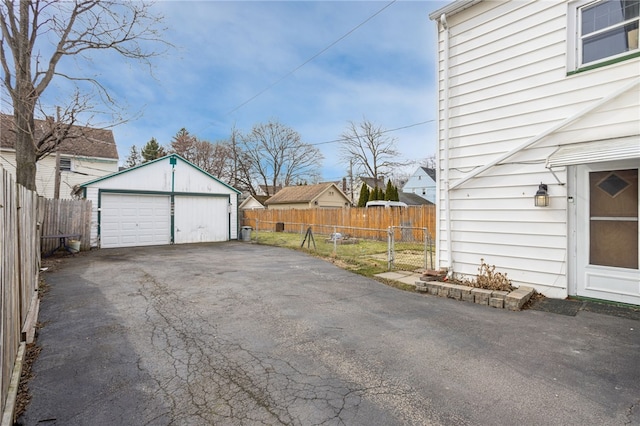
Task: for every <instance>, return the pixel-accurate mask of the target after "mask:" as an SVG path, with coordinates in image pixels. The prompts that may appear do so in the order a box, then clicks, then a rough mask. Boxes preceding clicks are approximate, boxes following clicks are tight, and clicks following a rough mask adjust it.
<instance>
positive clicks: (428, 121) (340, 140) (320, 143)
mask: <svg viewBox="0 0 640 426" xmlns="http://www.w3.org/2000/svg"><path fill="white" fill-rule="evenodd" d="M434 121H436V120H427V121H421V122H419V123H414V124H409V125H406V126H402V127H396V128H395V129H387V130H383V131H382V132H380V133H389V132H395V131H398V130H403V129H408V128H410V127H416V126H421V125H423V124H427V123H433V122H434ZM346 140H347V139H345V138H340V139H334V140H331V141H325V142H315V143H310V144H308V145H313V146H315V145H326V144H330V143H338V142H344V141H346Z"/></svg>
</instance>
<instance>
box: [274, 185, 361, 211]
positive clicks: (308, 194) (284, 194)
mask: <svg viewBox="0 0 640 426" xmlns="http://www.w3.org/2000/svg"><path fill="white" fill-rule="evenodd" d="M265 204H266V206H267V208H269V209H271V210H278V209H279V210H282V209H313V208H316V207H321V208H342V207H348V206H350V205H351V202H350V201H349V197H347V196H346V195H345V194H344V193H343V192H342V191H341V190H340V188H338V187H337V186H336V184H335V183H319V184H316V185H299V186H287V187H285V188H282V189H281V190H280V191H278V193H277V194H276V195H274V196H273V197H271V198H269V199H268V200H267V201H266V203H265Z"/></svg>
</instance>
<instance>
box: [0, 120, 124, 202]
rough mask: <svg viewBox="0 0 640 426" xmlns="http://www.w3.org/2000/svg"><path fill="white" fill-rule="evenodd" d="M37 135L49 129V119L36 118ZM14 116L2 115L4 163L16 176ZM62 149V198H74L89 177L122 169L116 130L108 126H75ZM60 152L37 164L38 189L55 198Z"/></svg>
mask: <svg viewBox="0 0 640 426" xmlns="http://www.w3.org/2000/svg"><path fill="white" fill-rule="evenodd" d="M35 127H36V132H35V138H36V139H39V138H40V137H41V136H42V134H43V133H44V132H46V131H47V129H48V128H49V126H48V123H47V122H46V121H45V120H35ZM14 129H15V127H14V120H13V116H12V115H6V114H0V164H2V166H3V167H4V168H5V169H7V170H8V171H9V173H11V174H12V175H14V176H15V171H16V150H15V141H16V133H15V130H14ZM59 152H60V198H62V199H68V198H72V195H71V193H72V191H73V188H74V187H75V186H77V185H79V184H81V183H83V182H86V181H87V180H90V179H94V178H98V177H101V176H105V175H108V174H111V173H113V172H117V171H118V149H117V147H116V142H115V140H114V138H113V132H112V131H111V130H105V129H93V128H90V127H82V126H73V127H72V128H71V131H70V137H69V138H67V139H65V140H64V141H62V143H61V144H60V146H59ZM55 181H56V154H55V153H51V154H49V155H48V156H46V157H44V158H42V159H40V160H39V161H38V162H37V163H36V191H37V193H38V195H41V196H43V197H45V198H54V191H55Z"/></svg>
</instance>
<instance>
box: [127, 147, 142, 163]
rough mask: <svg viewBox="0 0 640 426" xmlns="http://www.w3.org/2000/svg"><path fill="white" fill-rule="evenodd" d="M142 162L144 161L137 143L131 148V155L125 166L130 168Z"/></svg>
mask: <svg viewBox="0 0 640 426" xmlns="http://www.w3.org/2000/svg"><path fill="white" fill-rule="evenodd" d="M140 163H142V158H141V157H140V153H139V152H138V148H137V147H136V146H135V145H131V150H130V151H129V156H128V157H127V159H126V160H125V162H124V166H125V167H126V168H130V167H135V166H137V165H138V164H140Z"/></svg>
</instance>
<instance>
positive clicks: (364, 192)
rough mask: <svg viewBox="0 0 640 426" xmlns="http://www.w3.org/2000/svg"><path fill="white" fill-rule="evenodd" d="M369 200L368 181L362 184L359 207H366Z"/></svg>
mask: <svg viewBox="0 0 640 426" xmlns="http://www.w3.org/2000/svg"><path fill="white" fill-rule="evenodd" d="M367 201H369V187H368V186H367V184H366V183H363V184H362V188H360V198H358V207H366V206H367Z"/></svg>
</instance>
